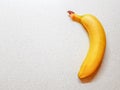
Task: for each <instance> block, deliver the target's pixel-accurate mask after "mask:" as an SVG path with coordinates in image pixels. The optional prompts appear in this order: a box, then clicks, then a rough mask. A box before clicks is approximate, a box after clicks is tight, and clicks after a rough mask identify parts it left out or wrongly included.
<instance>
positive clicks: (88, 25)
mask: <svg viewBox="0 0 120 90" xmlns="http://www.w3.org/2000/svg"><path fill="white" fill-rule="evenodd" d="M68 13H69V16H70V17H71V18H72V20H74V21H76V22H78V23H80V24H82V25H83V27H84V28H85V30H86V31H87V33H88V36H89V39H90V46H89V50H88V53H87V56H86V58H85V60H84V61H83V63H82V65H81V68H80V71H79V73H78V77H79V78H80V79H83V78H86V77H89V76H91V75H92V74H94V73H95V72H96V70H97V69H98V67H99V66H100V64H101V62H102V58H103V56H104V52H105V47H106V36H105V32H104V29H103V27H102V25H101V23H100V22H99V21H98V19H97V18H96V17H95V16H93V15H90V14H85V15H82V16H80V15H78V14H75V13H74V12H73V11H68Z"/></svg>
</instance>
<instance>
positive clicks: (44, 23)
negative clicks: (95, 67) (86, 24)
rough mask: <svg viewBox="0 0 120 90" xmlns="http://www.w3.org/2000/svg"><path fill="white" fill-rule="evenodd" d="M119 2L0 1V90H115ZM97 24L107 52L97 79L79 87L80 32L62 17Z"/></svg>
mask: <svg viewBox="0 0 120 90" xmlns="http://www.w3.org/2000/svg"><path fill="white" fill-rule="evenodd" d="M119 8H120V1H119V0H91V1H90V0H67V1H66V0H0V90H120V86H119V85H120V79H119V77H120V71H119V68H120V58H119V57H120V10H119ZM67 10H73V11H75V12H77V13H79V14H85V13H91V14H93V15H95V16H97V17H98V18H99V20H100V21H101V22H102V24H103V26H104V28H105V31H106V35H107V48H106V53H105V57H104V61H103V63H102V66H101V68H100V69H99V71H98V73H97V75H96V76H95V77H94V79H93V80H92V81H91V82H88V83H82V82H81V81H80V80H79V79H78V77H77V72H78V70H79V67H80V65H81V63H82V61H83V59H84V57H85V56H86V53H87V50H88V47H89V39H88V36H87V33H86V32H85V30H84V29H83V28H82V27H81V26H80V25H79V24H78V23H75V22H72V21H71V19H70V18H69V17H68V15H67Z"/></svg>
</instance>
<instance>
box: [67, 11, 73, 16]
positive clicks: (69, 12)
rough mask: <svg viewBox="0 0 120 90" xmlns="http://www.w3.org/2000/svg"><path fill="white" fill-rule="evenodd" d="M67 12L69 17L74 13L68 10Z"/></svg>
mask: <svg viewBox="0 0 120 90" xmlns="http://www.w3.org/2000/svg"><path fill="white" fill-rule="evenodd" d="M67 12H68V14H69V15H71V14H74V13H75V12H73V11H71V10H69V11H67Z"/></svg>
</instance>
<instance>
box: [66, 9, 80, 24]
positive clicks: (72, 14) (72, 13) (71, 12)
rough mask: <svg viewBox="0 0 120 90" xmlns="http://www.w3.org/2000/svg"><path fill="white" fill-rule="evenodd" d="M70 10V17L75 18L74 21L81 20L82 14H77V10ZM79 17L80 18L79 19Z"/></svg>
mask: <svg viewBox="0 0 120 90" xmlns="http://www.w3.org/2000/svg"><path fill="white" fill-rule="evenodd" d="M67 12H68V14H69V16H70V18H71V19H72V20H74V21H76V22H79V23H80V22H81V16H80V15H77V14H75V12H73V11H71V10H69V11H67ZM78 18H79V19H78Z"/></svg>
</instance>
